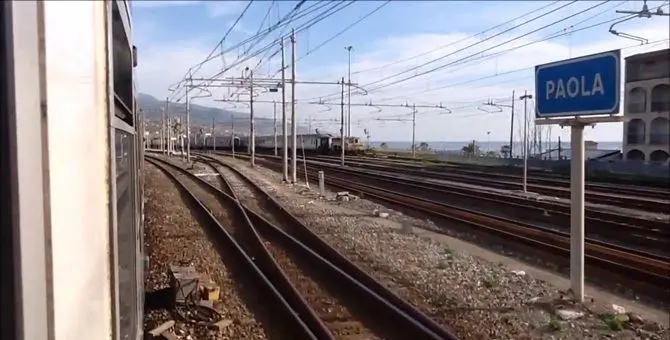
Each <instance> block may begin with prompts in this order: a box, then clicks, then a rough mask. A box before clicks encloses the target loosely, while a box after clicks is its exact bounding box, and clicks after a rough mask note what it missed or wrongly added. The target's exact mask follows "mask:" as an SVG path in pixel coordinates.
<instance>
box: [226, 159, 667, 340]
mask: <svg viewBox="0 0 670 340" xmlns="http://www.w3.org/2000/svg"><path fill="white" fill-rule="evenodd" d="M221 159H224V160H226V161H227V162H229V163H231V164H234V166H236V167H237V168H238V169H240V170H242V171H243V172H244V173H245V174H246V175H247V176H249V177H251V178H252V179H253V180H254V181H255V182H256V183H258V184H259V185H261V187H262V188H263V189H265V190H266V191H268V192H269V193H271V194H273V196H274V197H276V198H277V199H278V200H279V201H280V202H281V203H282V204H284V205H285V207H287V209H289V211H291V212H292V213H293V214H295V215H296V216H297V217H299V218H300V219H301V220H302V221H303V222H304V223H305V224H306V225H307V226H308V227H309V228H310V229H311V230H313V231H314V232H315V233H317V234H318V235H319V236H320V237H321V238H323V239H324V240H325V241H327V242H328V243H329V244H331V245H332V246H333V247H335V248H336V249H338V250H339V251H340V252H342V253H343V254H344V255H346V256H347V257H348V258H350V259H351V260H352V261H354V262H355V263H357V265H359V266H360V267H361V268H363V269H364V270H366V271H367V272H368V273H370V275H372V276H373V277H375V278H376V279H378V280H379V281H380V282H382V283H384V284H385V285H386V286H388V287H390V288H391V289H392V290H393V291H395V292H396V293H397V294H399V295H400V296H402V297H403V298H405V299H406V300H408V301H409V302H411V303H412V304H414V305H415V306H417V307H418V308H420V309H421V310H423V311H424V312H425V313H426V314H427V315H428V316H430V317H431V318H433V319H434V320H435V321H437V322H438V323H440V324H442V325H443V326H445V327H447V328H449V329H452V330H453V331H454V332H455V333H456V334H457V335H458V336H459V337H461V338H462V339H601V338H612V339H666V338H667V337H668V331H667V329H666V328H664V327H663V326H661V325H658V324H655V323H650V322H646V321H644V320H642V319H641V317H640V316H639V315H636V314H631V313H625V311H622V310H621V309H620V308H617V307H618V306H612V305H602V306H600V305H598V304H597V303H596V302H591V301H589V303H588V304H584V305H577V304H574V303H572V302H571V301H570V299H569V298H568V294H566V293H564V292H561V291H559V290H558V289H556V288H555V287H553V286H552V285H551V284H549V283H547V282H544V281H540V280H536V279H533V278H532V277H530V275H527V274H526V273H523V272H519V271H513V270H511V269H510V268H507V267H505V266H503V265H501V264H496V263H492V262H488V261H485V260H483V259H481V258H478V257H476V256H472V255H469V254H465V253H462V252H460V251H457V250H454V249H450V248H448V247H447V246H446V245H444V244H443V243H441V242H438V241H436V240H434V239H433V238H430V237H419V236H417V235H416V234H414V233H412V232H411V231H410V232H407V230H408V229H411V228H408V226H411V227H420V228H427V229H434V228H435V226H434V225H431V222H429V221H426V220H419V219H415V218H410V217H407V216H404V215H402V214H400V213H398V212H395V211H392V210H388V209H386V208H384V207H383V206H381V205H378V204H376V203H374V202H370V201H367V200H364V199H357V198H356V197H352V196H350V195H343V197H346V198H345V199H341V200H340V199H338V200H336V199H334V197H335V196H336V194H335V193H334V192H330V191H327V193H326V199H321V198H319V195H318V192H317V191H318V187H317V188H313V189H312V190H310V189H307V188H306V187H304V186H303V185H295V186H292V185H285V184H282V183H281V177H280V174H278V173H276V172H274V171H272V170H269V169H266V168H264V167H262V166H259V165H256V167H255V168H251V167H249V166H248V165H247V164H248V162H245V161H243V160H232V159H230V158H221ZM403 226H404V227H403Z"/></svg>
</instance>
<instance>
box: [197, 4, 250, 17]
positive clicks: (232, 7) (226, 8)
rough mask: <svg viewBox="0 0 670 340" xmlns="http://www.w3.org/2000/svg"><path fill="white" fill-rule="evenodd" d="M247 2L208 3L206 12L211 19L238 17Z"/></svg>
mask: <svg viewBox="0 0 670 340" xmlns="http://www.w3.org/2000/svg"><path fill="white" fill-rule="evenodd" d="M247 3H248V1H210V2H207V12H208V14H209V15H210V16H212V17H228V16H233V15H239V14H240V13H241V11H242V10H243V9H244V6H246V4H247Z"/></svg>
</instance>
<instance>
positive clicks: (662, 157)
mask: <svg viewBox="0 0 670 340" xmlns="http://www.w3.org/2000/svg"><path fill="white" fill-rule="evenodd" d="M649 161H651V162H654V163H665V162H667V161H668V153H667V152H665V151H663V150H656V151H654V152H652V153H651V154H650V155H649Z"/></svg>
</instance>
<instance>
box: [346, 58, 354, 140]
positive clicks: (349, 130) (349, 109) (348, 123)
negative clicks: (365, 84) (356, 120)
mask: <svg viewBox="0 0 670 340" xmlns="http://www.w3.org/2000/svg"><path fill="white" fill-rule="evenodd" d="M345 49H346V50H347V55H348V57H349V80H348V81H349V85H348V86H347V98H348V99H347V101H348V103H347V137H351V49H353V46H347V47H345Z"/></svg>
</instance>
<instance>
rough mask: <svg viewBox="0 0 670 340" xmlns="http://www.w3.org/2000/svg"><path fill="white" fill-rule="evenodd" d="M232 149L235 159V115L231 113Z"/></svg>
mask: <svg viewBox="0 0 670 340" xmlns="http://www.w3.org/2000/svg"><path fill="white" fill-rule="evenodd" d="M230 126H231V127H230V150H231V151H232V152H233V159H235V115H234V114H231V115H230Z"/></svg>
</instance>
